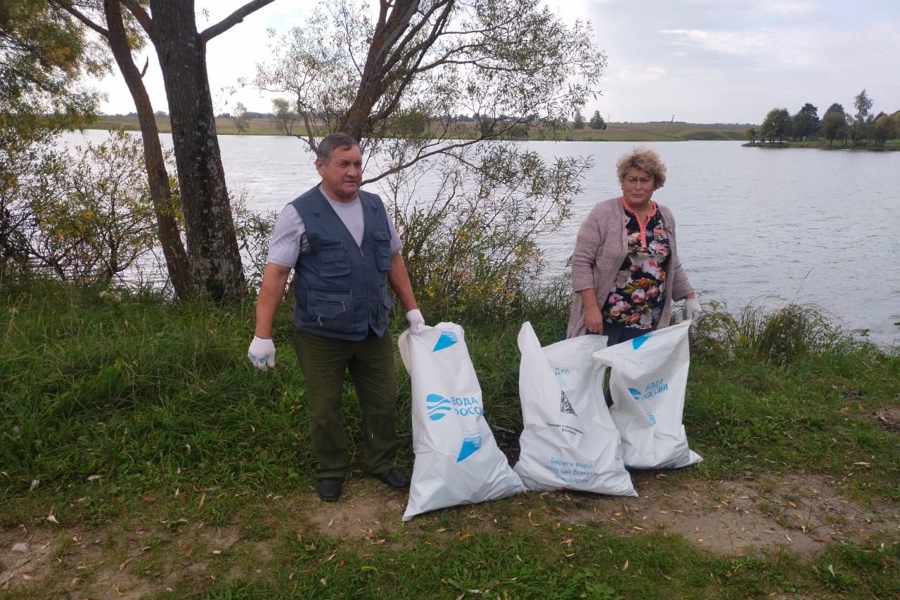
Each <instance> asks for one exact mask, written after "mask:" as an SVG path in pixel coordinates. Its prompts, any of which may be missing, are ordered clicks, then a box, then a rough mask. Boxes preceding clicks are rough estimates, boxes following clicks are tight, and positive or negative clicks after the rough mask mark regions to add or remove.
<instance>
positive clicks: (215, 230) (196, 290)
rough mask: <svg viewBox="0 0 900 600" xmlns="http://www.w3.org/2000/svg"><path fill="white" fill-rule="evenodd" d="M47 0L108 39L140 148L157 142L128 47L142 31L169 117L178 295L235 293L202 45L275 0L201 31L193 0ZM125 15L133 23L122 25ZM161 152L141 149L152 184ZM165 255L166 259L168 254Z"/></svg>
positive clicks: (238, 283)
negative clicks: (182, 273)
mask: <svg viewBox="0 0 900 600" xmlns="http://www.w3.org/2000/svg"><path fill="white" fill-rule="evenodd" d="M51 1H52V2H54V4H56V5H58V6H61V7H63V8H64V9H66V10H67V11H69V12H70V14H72V15H73V16H74V17H75V18H77V19H78V20H80V21H81V22H82V23H84V24H86V25H87V26H89V27H91V28H92V29H94V31H96V32H98V33H99V34H100V35H101V36H103V37H104V38H105V40H106V42H107V43H108V44H109V47H110V49H111V50H112V51H113V54H114V55H115V56H116V63H117V65H118V67H119V70H120V71H121V72H122V75H123V76H124V77H125V80H126V83H127V84H128V86H129V91H130V92H131V94H132V97H133V98H134V99H135V107H136V108H137V109H138V115H139V121H140V124H141V132H142V135H143V137H144V141H145V151H146V146H147V145H148V144H152V142H150V141H149V139H150V138H153V137H156V138H157V142H158V132H157V131H156V125H155V122H153V123H151V122H150V121H151V120H152V108H151V107H150V103H149V99H148V98H146V97H145V94H146V91H145V90H144V89H143V84H142V83H141V81H140V71H139V70H138V69H137V67H136V66H135V64H134V61H133V59H132V57H131V52H132V50H133V49H135V47H136V45H137V41H136V40H137V32H138V30H142V31H143V34H144V35H146V38H147V40H149V42H150V44H151V45H152V46H153V48H154V50H155V51H156V55H157V58H158V60H159V66H160V70H161V72H162V76H163V83H164V85H165V89H166V97H167V100H168V108H169V115H170V117H171V122H172V142H173V146H174V153H175V163H176V167H177V171H178V181H179V187H180V191H181V203H182V208H183V211H184V224H185V233H186V239H187V254H186V259H187V264H188V269H189V281H188V282H187V284H188V285H187V290H186V291H185V292H184V295H185V296H188V297H193V296H200V295H205V296H208V297H210V298H213V299H216V300H234V299H238V298H240V297H242V296H243V295H244V293H245V292H246V283H245V281H246V280H245V278H244V274H243V269H242V265H241V256H240V250H239V248H238V243H237V238H236V235H235V228H234V219H233V217H232V213H231V205H230V197H229V194H228V188H227V186H226V183H225V174H224V170H223V168H222V158H221V152H220V150H219V142H218V137H217V134H216V122H215V114H214V111H213V103H212V94H211V92H210V89H209V78H208V76H207V72H206V45H207V43H208V42H209V41H210V40H211V39H213V38H215V37H216V36H218V35H220V34H222V33H224V32H226V31H228V30H229V29H231V28H232V27H233V26H235V25H236V24H237V23H240V22H241V21H242V20H243V18H244V17H246V16H247V15H249V14H251V13H253V12H255V11H257V10H259V9H260V8H262V7H264V6H266V5H267V4H270V3H271V2H273V1H274V0H253V1H251V2H247V3H246V4H244V5H243V6H241V7H240V8H238V9H237V10H235V11H234V12H232V13H231V14H230V15H228V17H226V18H225V19H223V20H222V21H220V22H218V23H215V24H213V25H211V26H210V27H207V28H206V29H204V30H203V31H202V32H201V31H198V29H197V24H196V19H195V15H194V2H193V0H148V2H149V9H150V10H149V12H148V11H147V10H146V8H145V5H144V3H139V2H137V1H134V0H104V2H103V7H102V10H101V9H100V8H99V7H97V6H96V5H93V4H87V3H85V4H84V5H82V4H81V3H79V4H78V5H76V4H75V3H74V2H72V1H71V0H51ZM126 15H127V19H126ZM131 23H136V24H137V25H136V26H135V27H134V28H132V29H126V26H130V24H131ZM142 107H143V108H142ZM147 109H149V110H147ZM160 156H161V153H155V152H151V153H149V154H148V158H147V160H148V175H149V174H150V173H151V172H153V175H151V177H153V181H152V182H151V186H152V185H153V183H154V182H155V183H156V184H160V185H161V182H162V181H163V178H162V176H161V172H160V171H159V165H160V163H159V162H158V161H159V158H160ZM151 162H153V163H154V164H153V165H151V164H150V163H151ZM165 179H166V180H167V179H168V178H165ZM154 198H155V200H156V199H157V198H156V197H154ZM160 201H162V200H160ZM161 208H163V209H165V207H161ZM161 237H162V233H161ZM173 241H174V240H173ZM166 259H167V262H168V261H169V255H167V256H166Z"/></svg>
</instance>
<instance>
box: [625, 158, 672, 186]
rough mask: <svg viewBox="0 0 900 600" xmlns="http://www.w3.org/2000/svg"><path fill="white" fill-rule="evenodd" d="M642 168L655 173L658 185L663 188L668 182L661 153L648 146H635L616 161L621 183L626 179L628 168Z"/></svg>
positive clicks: (654, 176)
mask: <svg viewBox="0 0 900 600" xmlns="http://www.w3.org/2000/svg"><path fill="white" fill-rule="evenodd" d="M632 168H633V169H640V170H642V171H646V172H647V173H649V174H650V175H653V180H654V183H655V184H656V187H655V188H654V189H657V190H658V189H659V188H661V187H662V186H663V185H664V184H665V183H666V165H665V164H664V163H663V161H662V160H660V158H659V154H657V153H656V152H654V151H653V150H648V149H647V148H635V149H634V150H632V151H631V152H629V153H628V154H624V155H622V157H621V158H619V161H618V162H617V163H616V170H617V171H618V175H619V183H623V182H624V181H625V173H627V172H628V169H632Z"/></svg>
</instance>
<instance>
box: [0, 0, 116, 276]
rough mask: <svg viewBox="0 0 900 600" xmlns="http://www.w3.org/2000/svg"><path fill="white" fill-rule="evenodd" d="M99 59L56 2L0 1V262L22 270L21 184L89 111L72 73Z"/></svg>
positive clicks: (25, 222) (92, 108) (89, 68)
mask: <svg viewBox="0 0 900 600" xmlns="http://www.w3.org/2000/svg"><path fill="white" fill-rule="evenodd" d="M105 67H106V64H105V62H104V61H103V60H102V57H98V56H97V55H96V53H94V52H93V48H92V46H91V44H90V43H89V41H88V40H87V38H86V36H85V35H84V30H83V28H82V27H80V26H78V25H77V24H76V23H72V22H71V21H70V20H69V19H68V18H67V16H66V15H65V13H62V12H61V11H60V10H58V9H57V8H56V7H54V6H52V5H50V4H48V3H46V2H44V1H42V0H4V1H3V2H2V3H0V270H9V269H15V270H17V271H24V270H27V268H28V255H29V252H28V239H29V235H28V232H29V231H30V230H31V228H32V225H33V218H34V215H33V214H32V213H31V212H30V211H29V209H28V206H27V202H24V201H23V194H24V191H25V190H26V189H29V186H30V185H31V184H32V183H35V180H36V178H37V176H36V174H37V173H39V172H41V171H42V169H44V168H45V167H46V168H47V169H51V168H52V166H51V165H49V164H47V162H46V160H45V159H44V157H45V156H46V153H47V151H49V150H50V149H51V148H52V147H53V145H54V138H55V136H56V135H57V134H58V133H59V132H60V131H61V130H63V129H66V128H71V127H78V126H81V125H83V124H84V123H86V122H88V121H90V120H91V119H92V118H93V116H94V115H95V114H96V109H97V100H98V98H97V95H96V93H94V92H92V91H90V90H84V89H81V88H80V87H79V86H78V85H77V81H78V80H79V78H80V77H81V75H82V74H83V73H85V72H88V73H94V74H99V73H102V72H103V71H104V69H105Z"/></svg>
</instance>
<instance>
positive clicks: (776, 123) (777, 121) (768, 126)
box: [759, 108, 793, 144]
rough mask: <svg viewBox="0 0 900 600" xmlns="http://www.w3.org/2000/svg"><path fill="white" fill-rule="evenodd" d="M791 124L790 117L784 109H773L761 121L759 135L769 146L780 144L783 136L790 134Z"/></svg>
mask: <svg viewBox="0 0 900 600" xmlns="http://www.w3.org/2000/svg"><path fill="white" fill-rule="evenodd" d="M792 123H793V122H792V121H791V115H790V113H788V111H787V109H786V108H773V109H772V110H770V111H769V113H768V114H767V115H766V118H765V119H763V122H762V125H760V127H759V135H760V137H761V138H762V139H764V140H768V141H769V143H770V144H774V143H775V142H776V141H777V142H781V141H782V140H783V139H784V138H785V136H788V135H790V134H791V129H792Z"/></svg>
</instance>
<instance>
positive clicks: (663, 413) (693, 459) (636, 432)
mask: <svg viewBox="0 0 900 600" xmlns="http://www.w3.org/2000/svg"><path fill="white" fill-rule="evenodd" d="M690 325H691V322H690V321H685V322H683V323H679V324H678V325H673V326H671V327H666V328H664V329H661V330H659V331H654V332H651V333H648V334H645V335H642V336H640V337H637V338H635V339H633V340H630V341H627V342H622V343H621V344H616V345H615V346H610V347H609V348H605V349H603V350H600V351H599V352H597V353H595V354H594V357H595V358H596V359H597V360H599V361H600V362H602V363H603V364H604V365H607V366H609V367H610V377H609V390H610V392H611V394H612V400H613V405H612V407H611V408H610V414H611V415H612V418H613V421H614V422H615V424H616V427H617V428H618V429H619V433H621V434H622V449H623V451H624V456H625V464H626V465H627V466H628V467H629V468H633V469H674V468H679V467H686V466H688V465H692V464H694V463H697V462H700V461H701V460H703V459H702V458H701V457H700V456H699V455H698V454H697V453H696V452H694V451H692V450H691V449H690V448H688V441H687V433H685V430H684V425H683V424H682V416H683V414H684V396H685V390H686V388H687V377H688V367H689V366H690V361H691V359H690V348H689V346H688V328H689V327H690Z"/></svg>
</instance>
